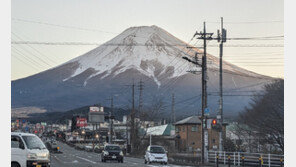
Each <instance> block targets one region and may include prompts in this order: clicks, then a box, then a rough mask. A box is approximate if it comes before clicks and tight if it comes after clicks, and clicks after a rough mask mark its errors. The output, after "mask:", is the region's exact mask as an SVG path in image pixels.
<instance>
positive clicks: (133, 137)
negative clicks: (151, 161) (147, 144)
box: [131, 81, 135, 150]
mask: <svg viewBox="0 0 296 167" xmlns="http://www.w3.org/2000/svg"><path fill="white" fill-rule="evenodd" d="M131 147H132V150H133V149H134V147H135V83H134V81H133V84H132V113H131Z"/></svg>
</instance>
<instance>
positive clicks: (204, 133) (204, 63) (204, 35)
mask: <svg viewBox="0 0 296 167" xmlns="http://www.w3.org/2000/svg"><path fill="white" fill-rule="evenodd" d="M195 35H198V36H199V37H198V38H197V39H203V41H204V47H203V50H204V51H203V57H202V111H201V117H200V118H201V125H202V128H201V129H202V136H201V138H202V141H201V142H202V148H201V162H202V164H204V162H205V159H206V158H205V155H206V156H207V155H208V130H207V117H206V116H205V109H206V108H207V40H212V39H213V38H212V35H213V33H207V32H206V23H205V22H204V30H203V32H200V33H196V34H195Z"/></svg>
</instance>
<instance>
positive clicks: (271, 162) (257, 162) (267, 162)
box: [207, 151, 284, 167]
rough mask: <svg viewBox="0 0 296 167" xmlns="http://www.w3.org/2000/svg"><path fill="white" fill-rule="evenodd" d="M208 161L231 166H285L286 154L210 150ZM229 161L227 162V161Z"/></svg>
mask: <svg viewBox="0 0 296 167" xmlns="http://www.w3.org/2000/svg"><path fill="white" fill-rule="evenodd" d="M207 157H208V159H207V160H208V162H209V163H214V164H216V166H218V165H219V164H224V165H228V166H229V167H230V166H232V165H233V166H243V167H245V166H246V167H247V166H250V167H252V166H256V167H258V166H259V167H283V166H284V155H278V154H262V153H246V152H224V151H221V152H219V151H209V152H208V156H207ZM226 161H227V162H226Z"/></svg>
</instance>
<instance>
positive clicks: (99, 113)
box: [88, 107, 105, 124]
mask: <svg viewBox="0 0 296 167" xmlns="http://www.w3.org/2000/svg"><path fill="white" fill-rule="evenodd" d="M104 121H105V116H104V107H89V113H88V122H89V123H92V124H97V123H103V122H104Z"/></svg>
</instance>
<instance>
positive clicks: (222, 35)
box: [217, 17, 226, 151]
mask: <svg viewBox="0 0 296 167" xmlns="http://www.w3.org/2000/svg"><path fill="white" fill-rule="evenodd" d="M218 42H220V44H219V48H220V53H219V58H220V66H219V74H220V75H219V87H220V91H219V95H220V100H219V113H218V115H217V120H218V122H219V126H220V128H219V150H220V151H223V129H222V128H223V76H222V74H223V68H222V65H223V61H222V57H223V43H224V42H226V30H225V29H224V28H223V17H221V33H220V32H219V30H218Z"/></svg>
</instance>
